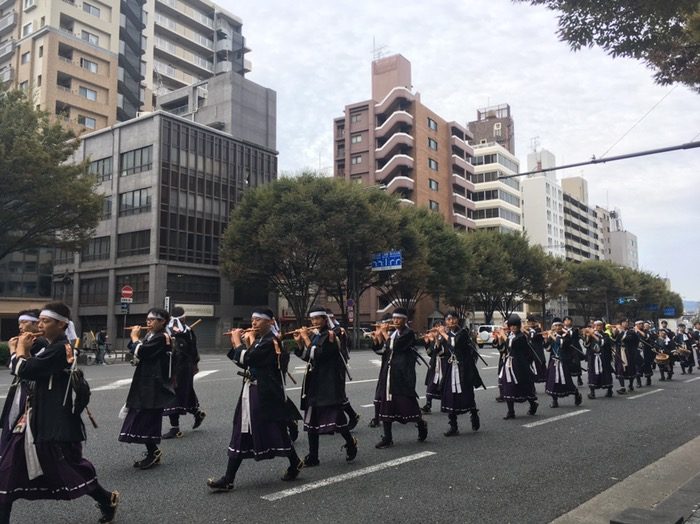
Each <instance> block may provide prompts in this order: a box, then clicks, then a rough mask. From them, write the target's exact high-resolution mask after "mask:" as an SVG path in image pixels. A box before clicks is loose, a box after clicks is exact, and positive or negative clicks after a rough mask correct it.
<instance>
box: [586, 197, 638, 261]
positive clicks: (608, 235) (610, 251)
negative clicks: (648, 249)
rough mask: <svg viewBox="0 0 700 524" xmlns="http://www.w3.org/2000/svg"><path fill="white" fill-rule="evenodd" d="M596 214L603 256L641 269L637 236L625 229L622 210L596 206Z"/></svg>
mask: <svg viewBox="0 0 700 524" xmlns="http://www.w3.org/2000/svg"><path fill="white" fill-rule="evenodd" d="M596 214H597V216H598V228H599V231H598V234H599V236H600V238H601V247H602V251H603V258H604V259H605V260H610V261H611V262H613V263H614V264H617V265H620V266H626V267H629V268H632V269H639V246H638V244H637V236H636V235H635V234H633V233H631V232H629V231H626V230H625V228H624V226H623V225H622V218H621V217H620V211H619V210H617V209H615V210H608V209H605V208H603V207H600V206H596Z"/></svg>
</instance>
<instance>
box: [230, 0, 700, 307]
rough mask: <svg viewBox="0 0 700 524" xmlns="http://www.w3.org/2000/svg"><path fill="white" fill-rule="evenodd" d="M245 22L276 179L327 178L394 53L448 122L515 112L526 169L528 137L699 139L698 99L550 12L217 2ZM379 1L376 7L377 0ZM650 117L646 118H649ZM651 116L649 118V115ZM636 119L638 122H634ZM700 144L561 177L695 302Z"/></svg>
mask: <svg viewBox="0 0 700 524" xmlns="http://www.w3.org/2000/svg"><path fill="white" fill-rule="evenodd" d="M217 3H219V4H220V5H221V6H222V7H224V8H225V9H227V10H229V11H230V12H232V13H233V14H235V15H237V16H239V17H241V18H242V19H243V34H244V36H245V37H246V43H247V46H248V47H249V48H251V49H252V52H250V53H248V54H247V56H246V58H247V59H249V60H250V61H251V62H252V66H253V67H252V72H251V73H249V74H248V75H247V78H248V79H250V80H252V81H253V82H256V83H258V84H261V85H263V86H265V87H269V88H271V89H274V90H275V91H276V92H277V147H278V150H279V169H280V174H282V175H285V174H294V173H298V172H300V171H301V170H303V169H313V170H319V171H322V172H324V173H326V174H332V162H333V156H332V142H333V130H332V124H333V118H336V117H339V116H342V115H343V109H344V107H345V106H346V105H348V104H351V103H354V102H359V101H363V100H367V99H369V98H370V73H371V62H372V60H373V58H374V56H375V53H376V52H377V51H379V52H380V53H381V54H382V55H383V56H387V55H390V54H396V53H400V54H402V55H403V56H405V57H406V58H407V59H408V60H410V61H411V64H412V74H413V86H414V90H415V91H416V92H418V93H420V94H421V101H422V102H423V103H424V104H425V105H426V106H428V107H430V108H431V109H432V110H434V111H435V112H436V113H437V114H439V115H440V116H442V117H443V118H445V119H446V120H448V121H449V120H456V121H458V122H462V123H464V124H466V122H468V121H470V120H475V119H476V110H477V109H478V108H482V107H486V106H489V105H496V104H501V103H508V104H510V106H511V115H512V116H513V118H514V122H515V136H516V151H515V153H516V156H518V158H519V159H520V164H521V171H523V172H524V171H526V168H527V162H526V158H527V154H528V153H529V152H530V151H531V144H532V142H533V138H535V137H536V140H537V142H538V143H539V145H540V147H541V148H544V149H547V150H549V151H551V152H552V153H553V154H554V155H556V159H557V164H558V165H563V164H567V163H573V162H578V161H585V160H587V159H590V158H591V157H592V156H593V155H595V156H596V157H598V158H600V157H601V156H603V155H604V154H605V153H606V151H608V149H609V148H610V147H611V146H613V145H614V144H616V142H617V144H616V145H614V147H613V148H612V149H610V151H609V152H608V153H607V155H606V156H613V155H620V154H625V153H630V152H636V151H643V150H648V149H655V148H660V147H666V146H674V145H679V144H683V143H687V142H691V141H697V140H700V94H697V93H694V92H692V91H691V90H690V89H688V88H686V87H683V86H681V85H677V86H659V85H656V84H655V83H654V82H653V77H652V71H651V70H650V69H648V68H646V67H645V66H644V64H642V63H641V62H639V61H635V60H631V59H621V58H615V59H613V58H612V57H610V56H608V55H607V54H606V53H605V52H604V51H602V50H600V49H597V48H593V49H584V50H582V51H579V52H573V51H571V50H570V49H569V46H568V44H566V43H564V42H560V41H559V40H558V39H557V37H556V29H557V18H556V17H557V14H556V13H555V12H553V11H550V10H547V9H545V8H543V7H533V6H530V5H529V4H521V3H518V4H514V3H512V2H511V1H510V0H461V1H454V0H452V1H450V0H432V1H431V2H425V1H416V0H403V1H400V2H399V1H395V0H385V1H383V2H377V1H374V2H371V1H368V0H354V1H347V0H337V1H326V2H322V1H311V0H297V1H295V2H289V1H288V0H262V1H261V0H256V1H252V0H237V1H235V2H234V1H232V0H218V1H217ZM380 6H381V8H380ZM647 113H648V114H647ZM645 115H646V116H645ZM640 119H641V121H640ZM699 166H700V148H698V149H692V150H686V151H681V152H672V153H665V154H660V155H654V156H647V157H642V158H638V159H632V160H626V161H620V162H613V163H610V164H604V165H601V164H599V165H594V166H585V167H582V168H576V169H570V170H566V171H560V172H559V177H560V178H561V177H562V176H576V175H579V176H583V177H585V179H586V180H587V181H588V191H589V204H590V205H601V206H603V207H608V208H611V209H619V210H620V212H621V217H622V221H623V225H624V227H625V229H627V230H628V231H631V232H632V233H634V234H635V235H637V237H638V242H639V262H640V269H643V270H645V271H649V272H651V273H654V274H657V275H659V276H661V277H668V278H669V279H670V280H671V285H672V288H673V290H674V291H676V292H677V293H679V294H680V295H681V296H682V297H683V298H684V299H686V300H700V272H699V271H698V270H697V263H698V262H700V242H698V240H700V234H699V233H698V225H699V224H700V167H699Z"/></svg>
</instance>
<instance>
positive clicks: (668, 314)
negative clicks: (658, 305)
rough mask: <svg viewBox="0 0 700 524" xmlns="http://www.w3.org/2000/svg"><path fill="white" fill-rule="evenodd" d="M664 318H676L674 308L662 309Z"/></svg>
mask: <svg viewBox="0 0 700 524" xmlns="http://www.w3.org/2000/svg"><path fill="white" fill-rule="evenodd" d="M664 316H665V317H669V318H673V317H675V316H676V308H675V307H665V308H664Z"/></svg>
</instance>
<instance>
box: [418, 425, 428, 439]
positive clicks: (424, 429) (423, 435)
mask: <svg viewBox="0 0 700 524" xmlns="http://www.w3.org/2000/svg"><path fill="white" fill-rule="evenodd" d="M427 438H428V423H427V422H426V421H425V420H419V421H418V442H425V439H427Z"/></svg>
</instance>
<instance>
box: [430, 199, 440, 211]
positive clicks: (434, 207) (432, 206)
mask: <svg viewBox="0 0 700 524" xmlns="http://www.w3.org/2000/svg"><path fill="white" fill-rule="evenodd" d="M430 209H432V210H433V211H439V210H440V204H438V203H437V202H435V200H431V201H430Z"/></svg>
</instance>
